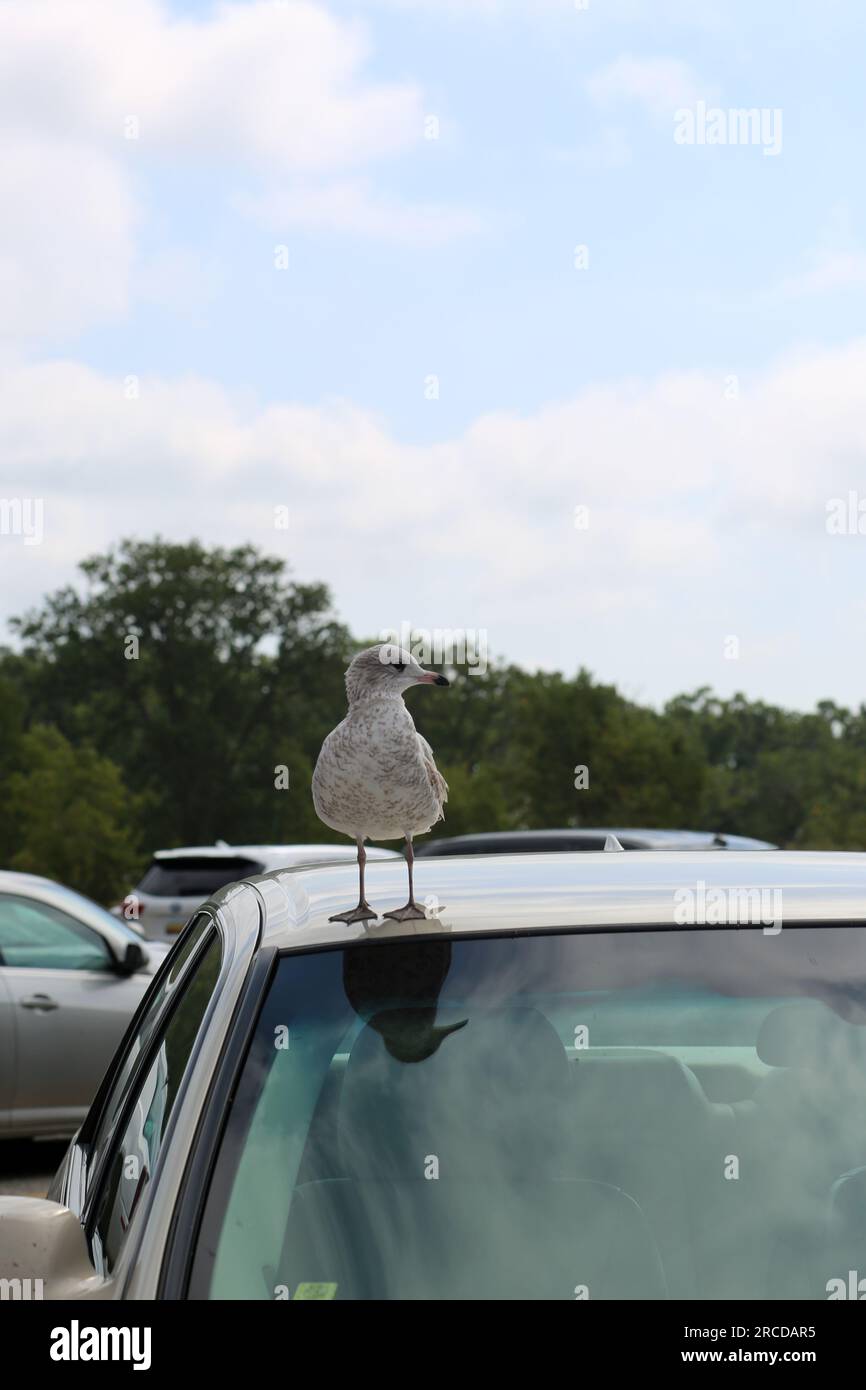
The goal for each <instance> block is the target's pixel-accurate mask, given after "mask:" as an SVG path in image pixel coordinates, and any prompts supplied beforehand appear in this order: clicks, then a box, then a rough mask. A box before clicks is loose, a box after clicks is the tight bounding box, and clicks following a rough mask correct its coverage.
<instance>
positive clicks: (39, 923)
mask: <svg viewBox="0 0 866 1390" xmlns="http://www.w3.org/2000/svg"><path fill="white" fill-rule="evenodd" d="M0 965H5V966H9V967H11V968H12V969H14V968H16V967H17V968H19V969H21V968H24V967H29V968H30V969H40V970H111V969H112V967H113V961H112V958H111V955H110V953H109V950H108V947H107V946H106V944H105V942H104V941H103V939H102V937H101V936H100V935H99V933H98V932H95V931H93V930H91V928H90V927H85V926H84V925H83V923H81V922H77V921H76V920H75V919H74V918H73V917H68V916H67V915H66V913H65V912H61V911H60V910H59V909H58V908H56V907H52V906H50V905H49V904H48V903H42V902H37V901H36V900H35V899H33V898H13V897H5V896H0Z"/></svg>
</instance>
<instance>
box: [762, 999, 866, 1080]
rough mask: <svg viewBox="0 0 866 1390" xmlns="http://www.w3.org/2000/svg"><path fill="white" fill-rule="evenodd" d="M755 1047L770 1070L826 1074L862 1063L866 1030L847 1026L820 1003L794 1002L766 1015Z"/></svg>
mask: <svg viewBox="0 0 866 1390" xmlns="http://www.w3.org/2000/svg"><path fill="white" fill-rule="evenodd" d="M756 1047H757V1052H758V1056H759V1057H760V1059H761V1061H762V1062H765V1063H766V1064H767V1065H768V1066H770V1067H803V1068H807V1069H815V1068H820V1069H822V1070H827V1069H828V1068H832V1067H834V1066H838V1067H844V1066H845V1063H846V1062H848V1063H852V1064H859V1063H860V1062H862V1061H863V1059H864V1055H866V1028H864V1027H863V1026H862V1025H860V1024H855V1023H846V1022H845V1021H844V1020H843V1019H841V1018H840V1017H839V1015H838V1014H836V1013H834V1012H833V1010H832V1009H830V1008H828V1006H827V1005H826V1004H822V1003H821V1002H820V1000H817V999H798V1000H792V1001H790V1002H788V1003H785V1004H780V1005H779V1006H778V1007H777V1008H775V1009H772V1010H771V1011H770V1013H768V1014H767V1017H766V1018H765V1019H764V1022H763V1023H762V1025H761V1028H760V1031H759V1033H758V1041H757V1044H756Z"/></svg>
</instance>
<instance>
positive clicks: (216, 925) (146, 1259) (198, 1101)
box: [50, 884, 263, 1299]
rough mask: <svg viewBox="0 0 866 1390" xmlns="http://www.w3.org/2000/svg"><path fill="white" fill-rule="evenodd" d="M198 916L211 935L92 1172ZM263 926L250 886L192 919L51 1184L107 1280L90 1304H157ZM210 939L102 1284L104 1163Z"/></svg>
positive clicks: (146, 1053) (155, 1036) (163, 1017)
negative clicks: (136, 1045)
mask: <svg viewBox="0 0 866 1390" xmlns="http://www.w3.org/2000/svg"><path fill="white" fill-rule="evenodd" d="M202 915H204V916H205V917H206V918H207V919H208V921H209V926H208V927H206V928H205V930H204V931H202V934H201V940H200V941H199V942H198V943H197V945H196V947H195V949H194V951H193V952H192V954H191V955H190V958H189V960H188V962H187V963H186V965H185V967H184V970H183V972H182V975H181V976H180V977H179V980H178V985H179V987H178V988H176V989H175V990H174V991H173V992H172V996H171V999H170V1000H167V1001H166V1003H165V1006H164V1008H163V1009H162V1010H161V1011H160V1015H159V1022H158V1024H157V1026H156V1028H155V1029H154V1030H153V1032H152V1034H151V1036H150V1037H149V1039H148V1042H147V1046H146V1047H144V1048H142V1050H141V1052H140V1054H139V1055H138V1056H137V1057H136V1059H135V1063H134V1065H133V1067H132V1070H131V1072H130V1074H129V1078H128V1082H127V1085H126V1093H125V1096H124V1099H123V1104H122V1106H121V1108H120V1109H119V1111H118V1113H117V1115H116V1116H115V1118H114V1120H113V1122H112V1124H111V1128H110V1130H109V1131H107V1132H106V1136H105V1139H106V1142H105V1144H104V1147H103V1154H102V1157H101V1158H100V1159H99V1160H98V1161H97V1163H96V1165H95V1167H93V1168H92V1170H91V1167H90V1164H89V1158H90V1155H89V1145H90V1143H91V1141H92V1139H93V1137H94V1136H95V1134H96V1132H97V1130H98V1129H99V1126H100V1122H101V1120H102V1118H103V1114H104V1111H105V1107H106V1105H107V1104H108V1102H109V1099H110V1097H111V1096H112V1095H113V1093H114V1086H115V1083H116V1082H117V1080H118V1077H119V1074H120V1069H121V1068H122V1066H123V1064H124V1062H125V1060H126V1057H127V1054H128V1050H129V1047H130V1046H131V1045H132V1042H133V1039H134V1037H135V1035H136V1033H137V1030H138V1027H140V1024H141V1021H142V1019H143V1018H144V1016H145V1014H146V1012H147V1003H148V1000H149V998H150V996H151V992H152V991H155V990H156V989H157V988H158V982H161V981H162V980H163V979H164V976H165V974H167V973H168V971H169V970H170V969H171V963H172V958H173V957H174V956H175V952H180V951H181V950H182V949H183V942H184V941H185V939H186V936H187V932H189V931H190V930H192V929H193V925H194V923H196V922H198V921H199V919H200V917H201V916H202ZM262 917H263V914H262V904H261V899H260V897H259V895H258V893H256V891H255V890H254V889H253V888H251V887H250V886H249V885H247V884H237V885H232V886H231V887H230V888H228V889H226V890H224V893H221V894H220V895H219V896H218V899H217V900H216V901H214V902H210V903H208V904H206V905H205V906H204V907H203V908H202V909H200V911H199V912H197V913H196V914H195V916H194V917H193V918H192V919H191V921H190V922H189V924H188V925H187V927H186V928H185V930H184V931H183V932H182V933H181V935H180V936H179V937H178V939H177V944H176V947H175V948H174V950H172V951H170V952H169V953H168V955H167V956H166V959H165V961H163V963H162V965H161V966H160V969H159V971H158V972H157V974H156V976H155V977H154V982H153V985H152V986H151V989H149V990H148V992H147V994H146V995H145V997H144V999H143V1000H142V1003H141V1005H140V1007H139V1009H138V1010H137V1011H136V1014H135V1017H134V1018H133V1020H132V1022H131V1023H130V1026H129V1028H128V1029H127V1033H126V1035H125V1036H124V1039H123V1042H122V1044H121V1045H120V1047H119V1048H118V1050H117V1053H116V1055H115V1058H114V1061H113V1063H112V1066H111V1068H110V1071H109V1072H108V1073H107V1074H106V1076H105V1078H104V1080H103V1084H102V1086H101V1087H100V1089H99V1092H98V1094H97V1096H96V1099H95V1100H94V1103H93V1106H92V1107H91V1110H90V1112H89V1113H88V1116H87V1119H86V1120H85V1122H84V1124H83V1125H82V1128H81V1130H80V1131H79V1133H78V1134H77V1135H76V1137H75V1139H74V1140H73V1141H72V1144H71V1145H70V1149H69V1150H68V1152H67V1156H66V1159H65V1160H64V1164H63V1166H62V1168H61V1171H60V1172H59V1173H58V1175H57V1178H55V1183H54V1185H53V1187H52V1192H51V1194H50V1195H52V1196H53V1197H54V1198H55V1200H57V1201H60V1202H62V1203H63V1204H64V1205H66V1206H68V1207H69V1208H70V1209H71V1210H72V1211H73V1212H74V1213H75V1215H76V1216H77V1217H78V1219H79V1221H80V1222H81V1225H82V1227H83V1228H84V1232H85V1235H86V1236H87V1238H88V1250H89V1252H90V1258H91V1261H92V1262H93V1264H94V1269H95V1270H96V1272H97V1274H101V1275H102V1276H103V1279H104V1282H103V1284H102V1285H101V1286H100V1287H99V1288H98V1289H97V1290H96V1291H94V1292H93V1293H92V1294H91V1295H90V1296H91V1297H97V1298H141V1299H153V1298H154V1297H155V1296H156V1289H157V1286H158V1283H159V1275H160V1267H161V1263H162V1257H163V1252H164V1249H165V1246H166V1244H167V1240H168V1234H169V1231H170V1229H171V1226H172V1221H173V1217H174V1208H175V1202H176V1199H177V1193H178V1190H179V1187H180V1185H181V1181H182V1178H183V1174H184V1170H185V1168H186V1162H187V1158H188V1154H189V1150H190V1147H191V1145H192V1140H193V1137H194V1135H195V1133H196V1130H197V1128H198V1125H199V1121H200V1117H201V1113H202V1110H203V1109H204V1107H205V1105H206V1102H207V1097H208V1092H209V1090H210V1083H211V1080H212V1075H213V1071H214V1064H215V1058H217V1057H219V1056H220V1054H221V1053H222V1050H223V1047H224V1045H225V1043H226V1040H227V1038H229V1037H230V1036H231V1029H232V1024H233V1019H234V1016H235V1013H236V1010H237V1006H238V1003H239V1001H240V999H241V997H242V994H243V992H244V986H245V985H246V983H247V980H248V976H249V973H250V965H251V963H252V961H253V960H254V958H255V956H256V947H257V944H258V941H259V938H260V935H261V928H262ZM214 933H216V934H217V936H218V938H219V940H220V947H221V960H220V969H219V974H218V976H217V980H216V984H215V985H214V988H213V990H212V992H211V997H210V999H209V1001H208V1004H207V1007H206V1009H205V1013H204V1017H203V1019H202V1022H201V1024H200V1026H199V1029H198V1032H197V1035H196V1039H195V1042H194V1044H193V1047H192V1051H191V1053H190V1056H189V1060H188V1062H187V1066H186V1069H185V1071H184V1073H183V1077H182V1079H181V1082H180V1086H179V1089H178V1094H177V1099H176V1101H175V1104H174V1107H173V1109H172V1113H171V1115H170V1117H169V1120H168V1124H167V1126H166V1132H165V1136H164V1139H163V1143H162V1146H161V1149H160V1153H159V1156H158V1158H157V1162H156V1164H155V1166H154V1171H153V1177H152V1181H151V1182H150V1183H149V1184H148V1188H147V1191H146V1192H145V1193H144V1195H143V1197H142V1201H141V1206H140V1208H139V1212H138V1214H137V1220H136V1223H135V1226H134V1228H133V1229H132V1230H131V1231H130V1234H129V1239H128V1240H126V1241H125V1243H124V1245H123V1248H122V1249H121V1251H120V1253H119V1255H118V1258H117V1260H116V1262H115V1264H114V1267H113V1269H112V1270H111V1272H110V1274H107V1273H106V1272H105V1271H104V1270H103V1269H100V1268H99V1267H98V1257H97V1258H95V1256H94V1244H93V1242H92V1241H91V1239H90V1235H91V1232H92V1229H93V1223H94V1220H95V1213H96V1211H97V1210H98V1205H99V1200H100V1197H101V1194H102V1191H103V1187H104V1184H105V1182H106V1181H107V1178H108V1175H109V1172H110V1159H111V1155H112V1154H113V1152H114V1147H115V1145H116V1143H117V1141H118V1139H119V1137H120V1136H122V1134H123V1133H124V1132H125V1129H126V1126H127V1124H128V1122H129V1119H130V1116H131V1113H132V1109H133V1107H134V1105H135V1103H136V1101H137V1098H138V1095H139V1091H140V1088H141V1084H142V1082H143V1081H144V1079H145V1077H146V1075H147V1072H148V1070H149V1069H150V1066H151V1064H152V1062H153V1059H154V1056H155V1052H156V1050H157V1049H158V1047H159V1046H160V1045H161V1042H162V1040H163V1038H164V1036H165V1029H166V1027H167V1025H168V1023H169V1021H170V1019H171V1017H172V1014H173V1012H174V1009H175V1007H177V1006H178V1005H179V1004H180V1003H181V1002H182V1000H183V997H184V993H185V988H186V982H187V981H188V979H189V978H190V977H191V972H192V971H194V969H195V968H196V966H197V965H198V964H199V963H200V962H201V960H202V956H203V952H204V951H206V950H207V948H208V945H209V944H210V943H211V942H212V941H213V938H214Z"/></svg>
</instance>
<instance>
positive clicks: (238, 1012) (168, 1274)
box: [155, 946, 285, 1300]
mask: <svg viewBox="0 0 866 1390" xmlns="http://www.w3.org/2000/svg"><path fill="white" fill-rule="evenodd" d="M284 954H285V953H284V952H281V951H280V950H278V949H277V947H275V946H269V947H265V948H263V949H260V950H258V951H257V952H256V955H255V958H254V960H253V964H252V968H251V970H250V972H249V974H248V976H247V979H246V983H245V985H244V989H243V993H242V994H241V997H240V999H239V1000H238V1003H237V1006H236V1008H235V1011H234V1014H233V1017H232V1020H231V1023H230V1027H229V1032H228V1035H227V1040H226V1044H225V1046H224V1048H223V1051H222V1054H221V1056H220V1057H219V1059H218V1061H217V1064H216V1066H215V1067H214V1070H213V1075H212V1078H211V1083H210V1086H209V1088H208V1093H207V1100H206V1102H205V1106H204V1109H203V1111H202V1114H201V1117H200V1120H199V1124H198V1127H197V1129H196V1132H195V1134H194V1135H193V1138H192V1141H191V1143H190V1146H189V1151H188V1155H187V1162H186V1167H185V1169H184V1173H183V1176H182V1178H181V1182H180V1186H179V1188H178V1192H177V1198H176V1201H175V1205H174V1211H173V1214H172V1218H171V1223H170V1226H169V1230H168V1234H167V1238H166V1242H165V1248H164V1251H163V1259H162V1267H161V1270H160V1275H159V1281H158V1285H157V1289H156V1295H155V1296H156V1298H158V1299H183V1300H185V1299H187V1298H189V1297H190V1294H189V1291H188V1290H189V1285H190V1281H191V1277H192V1271H193V1266H194V1263H195V1250H196V1244H197V1241H198V1237H199V1232H200V1229H201V1223H202V1217H203V1215H204V1209H205V1206H206V1204H207V1198H208V1195H209V1192H210V1185H211V1179H212V1177H213V1171H214V1167H215V1165H216V1160H217V1155H218V1154H219V1151H220V1147H221V1144H222V1140H223V1133H224V1130H225V1126H226V1124H227V1122H228V1116H229V1108H230V1100H231V1098H232V1096H233V1093H234V1090H235V1088H236V1086H237V1083H238V1081H239V1079H240V1076H241V1073H242V1071H243V1068H244V1066H245V1064H246V1059H247V1054H248V1052H249V1049H250V1047H251V1046H252V1042H253V1038H254V1036H255V1030H256V1025H257V1023H258V1019H259V1015H260V1013H261V1010H262V1007H263V1005H264V1003H265V1000H266V999H267V997H268V992H269V990H270V987H271V983H272V981H273V977H274V974H275V973H276V969H277V966H278V964H279V960H280V957H281V956H282V955H284Z"/></svg>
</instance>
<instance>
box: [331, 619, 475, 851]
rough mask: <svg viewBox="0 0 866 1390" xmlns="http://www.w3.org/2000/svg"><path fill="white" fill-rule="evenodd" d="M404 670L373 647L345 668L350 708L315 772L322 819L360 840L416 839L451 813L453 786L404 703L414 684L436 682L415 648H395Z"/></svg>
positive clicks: (335, 731) (334, 828) (334, 731)
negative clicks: (450, 789)
mask: <svg viewBox="0 0 866 1390" xmlns="http://www.w3.org/2000/svg"><path fill="white" fill-rule="evenodd" d="M390 650H391V651H394V652H395V653H396V656H397V658H399V660H401V661H402V662H404V663H405V669H404V670H403V671H400V670H399V669H398V668H397V666H395V665H394V664H393V663H389V662H385V661H383V660H382V659H381V653H382V651H383V648H382V647H381V646H376V647H368V648H367V649H366V651H364V652H361V653H359V655H358V656H357V657H356V658H355V660H354V661H353V662H352V664H351V666H350V667H349V670H348V671H347V673H346V690H347V694H348V697H349V712H348V714H347V715H346V718H345V719H344V720H343V721H342V723H341V724H338V725H337V727H336V729H334V730H333V731H332V732H331V733H330V734H328V737H327V738H326V739H325V741H324V743H323V744H322V750H321V752H320V754H319V758H318V761H317V763H316V768H315V771H314V773H313V804H314V806H315V808H316V814H317V815H318V817H319V819H320V820H322V821H324V823H325V825H329V826H330V827H331V828H332V829H333V830H339V831H341V832H342V833H343V834H344V835H351V836H352V838H353V839H355V840H365V839H371V840H397V839H403V838H404V837H405V838H407V839H411V837H412V836H414V835H422V834H424V832H425V831H427V830H429V829H430V827H431V826H432V825H435V824H436V822H437V821H438V820H441V819H442V818H443V816H444V806H445V802H446V801H447V799H448V787H447V784H446V782H445V779H444V778H443V776H442V774H441V773H440V772H439V770H438V768H437V767H436V762H435V759H434V757H433V750H432V749H431V747H430V745H429V743H428V742H427V740H426V739H425V738H422V737H421V735H420V734H419V733H418V731H417V730H416V728H415V724H414V721H413V719H412V716H411V714H410V713H409V711H408V709H407V708H406V706H405V704H404V703H403V691H404V690H405V689H407V688H408V687H409V686H410V685H414V684H418V683H421V681H422V678H425V683H429V682H430V679H431V674H432V673H426V672H423V671H422V669H421V667H419V666H418V664H417V662H414V661H413V660H412V658H411V656H410V655H409V653H408V652H404V651H400V650H399V649H390Z"/></svg>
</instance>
